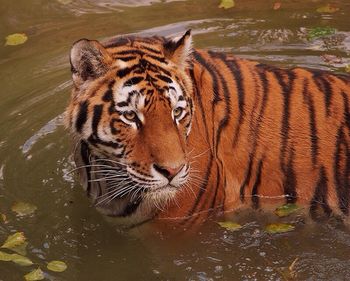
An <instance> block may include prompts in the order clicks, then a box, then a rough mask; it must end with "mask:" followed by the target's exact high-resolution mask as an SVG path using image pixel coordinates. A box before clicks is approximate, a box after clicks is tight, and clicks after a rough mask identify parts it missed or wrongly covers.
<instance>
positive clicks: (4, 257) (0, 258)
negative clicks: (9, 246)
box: [0, 251, 33, 266]
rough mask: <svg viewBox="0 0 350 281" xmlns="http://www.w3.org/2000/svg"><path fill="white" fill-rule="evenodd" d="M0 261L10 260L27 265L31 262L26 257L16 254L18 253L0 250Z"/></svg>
mask: <svg viewBox="0 0 350 281" xmlns="http://www.w3.org/2000/svg"><path fill="white" fill-rule="evenodd" d="M0 261H12V262H14V263H16V264H19V265H21V266H29V265H32V264H33V262H32V261H31V260H30V259H28V258H27V257H24V256H21V255H18V254H8V253H5V252H1V251H0Z"/></svg>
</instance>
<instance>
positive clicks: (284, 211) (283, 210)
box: [275, 203, 299, 217]
mask: <svg viewBox="0 0 350 281" xmlns="http://www.w3.org/2000/svg"><path fill="white" fill-rule="evenodd" d="M297 210H299V207H298V206H297V205H296V204H293V203H287V204H284V205H282V206H280V207H278V208H277V209H276V210H275V214H276V215H277V216H279V217H286V216H289V215H290V214H291V213H294V212H295V211H297Z"/></svg>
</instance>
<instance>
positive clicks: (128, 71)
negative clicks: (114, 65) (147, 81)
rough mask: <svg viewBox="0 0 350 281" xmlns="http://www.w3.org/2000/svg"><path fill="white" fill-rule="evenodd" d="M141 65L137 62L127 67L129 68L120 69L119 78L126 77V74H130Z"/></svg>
mask: <svg viewBox="0 0 350 281" xmlns="http://www.w3.org/2000/svg"><path fill="white" fill-rule="evenodd" d="M139 67H140V66H139V65H137V64H135V65H133V66H131V67H127V68H123V69H120V70H118V71H117V73H116V74H117V76H118V77H119V78H124V77H125V76H126V75H128V74H130V73H131V72H132V71H133V70H135V69H137V68H139Z"/></svg>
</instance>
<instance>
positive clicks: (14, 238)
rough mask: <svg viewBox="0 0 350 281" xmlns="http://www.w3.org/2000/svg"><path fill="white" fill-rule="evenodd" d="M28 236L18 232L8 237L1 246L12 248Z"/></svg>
mask: <svg viewBox="0 0 350 281" xmlns="http://www.w3.org/2000/svg"><path fill="white" fill-rule="evenodd" d="M25 240H26V238H25V237H24V233H23V232H16V233H15V234H12V235H10V236H9V237H7V239H6V241H5V243H4V244H3V245H2V246H1V248H7V249H12V248H15V247H17V246H19V245H21V244H23V243H24V241H25Z"/></svg>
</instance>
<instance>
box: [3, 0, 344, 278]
mask: <svg viewBox="0 0 350 281" xmlns="http://www.w3.org/2000/svg"><path fill="white" fill-rule="evenodd" d="M218 2H219V1H215V0H212V1H204V0H203V1H202V0H198V1H170V0H169V1H146V0H144V1H137V0H134V1H112V0H104V1H93V0H87V1H83V0H73V1H72V2H71V3H70V4H67V5H64V4H62V3H60V2H59V1H56V0H17V1H10V0H7V1H6V0H1V1H0V40H1V38H5V37H6V36H7V35H9V34H11V33H16V32H24V33H26V34H27V35H28V37H29V39H28V41H27V42H26V43H25V44H23V45H19V46H4V45H3V44H1V46H0V79H1V88H0V89H1V90H0V213H3V214H6V216H7V220H8V222H7V223H6V224H5V223H3V222H0V244H1V243H2V241H4V240H5V239H6V237H7V236H8V235H9V234H10V233H13V232H15V231H23V232H24V233H25V235H26V237H27V238H28V242H29V245H28V257H29V258H30V259H31V260H32V261H33V262H34V263H35V266H31V267H20V266H18V265H15V264H13V263H10V262H1V261H0V280H4V281H5V280H6V281H8V280H10V281H11V280H23V275H24V274H26V273H28V272H29V271H30V270H32V269H34V268H36V267H38V266H40V267H41V268H42V269H43V270H44V271H45V272H46V273H47V275H46V278H47V279H49V280H88V281H90V280H201V281H202V280H350V230H349V228H348V227H344V226H341V225H339V224H338V223H336V222H327V223H318V224H315V223H307V224H304V223H302V222H300V221H299V220H298V218H297V217H292V218H287V219H284V221H287V222H293V223H294V224H295V225H296V229H295V230H294V231H292V232H289V233H286V234H278V235H270V234H267V233H266V232H265V231H264V226H265V225H266V224H267V223H271V222H276V221H280V220H278V219H277V218H275V217H272V216H267V215H264V214H260V213H252V214H248V215H247V216H245V217H241V218H235V217H233V219H234V220H237V221H239V222H240V223H241V224H243V225H244V227H243V229H241V230H239V231H237V232H229V231H226V230H224V229H222V228H220V227H219V226H218V225H217V224H216V223H215V220H219V219H218V218H214V219H213V221H209V222H208V223H207V224H205V225H204V226H203V228H201V229H200V230H198V231H197V232H196V233H194V234H191V235H187V236H184V237H177V236H176V237H173V236H171V235H170V236H163V235H162V234H160V233H155V235H154V237H153V238H151V239H146V238H138V236H135V235H130V234H128V233H124V232H122V231H119V230H118V229H117V228H116V227H115V226H113V224H112V223H110V222H109V221H106V220H105V219H104V218H103V217H102V216H101V215H99V214H98V213H97V212H96V211H95V209H93V208H92V207H91V206H90V204H89V201H88V200H87V198H86V197H85V195H84V194H83V192H82V191H81V189H80V186H79V183H78V182H77V181H76V180H75V179H74V177H72V175H67V171H69V170H71V169H72V168H73V164H72V162H71V157H70V149H71V148H70V146H69V138H68V137H67V133H66V132H65V131H64V129H63V127H62V125H61V114H62V112H63V111H64V108H65V106H66V104H67V100H68V97H69V91H70V90H69V89H70V86H71V82H70V73H69V63H68V52H69V49H70V46H71V44H72V42H74V41H76V40H77V39H80V38H82V37H86V38H91V39H105V38H108V37H112V36H114V35H116V34H125V33H144V34H150V35H153V34H158V35H166V36H167V35H177V34H180V33H182V32H184V31H185V30H186V29H189V28H191V29H192V30H193V33H194V41H195V46H196V47H201V48H211V49H216V50H225V51H232V52H234V53H236V54H237V55H238V56H241V57H247V58H253V59H258V60H261V61H264V62H270V63H274V64H277V65H280V66H293V65H301V66H307V67H314V68H321V69H331V70H336V71H344V67H345V66H346V65H348V64H350V18H349V16H350V2H349V1H348V0H339V1H332V3H333V5H334V6H335V7H337V8H339V11H337V12H335V13H318V12H316V9H317V8H319V7H321V6H323V5H324V4H327V3H328V1H318V0H313V1H311V0H310V1H305V0H291V1H280V2H281V3H282V6H281V8H280V9H278V10H273V8H272V7H273V4H274V2H277V1H259V0H245V1H243V0H236V7H235V8H232V9H230V10H227V11H224V10H222V9H219V8H218ZM315 27H320V28H325V27H330V28H335V29H336V30H337V32H336V33H335V34H334V35H330V36H328V37H325V38H321V39H320V38H319V39H317V38H316V39H312V40H309V37H310V30H312V28H315ZM308 34H309V35H308ZM3 42H5V41H3ZM325 54H326V55H335V56H339V57H340V58H341V60H339V59H337V63H335V62H334V59H331V61H329V56H326V57H325V56H324V55H325ZM332 60H333V61H332ZM16 201H24V202H30V203H32V204H35V205H36V206H37V207H38V210H37V212H36V213H35V214H34V215H31V216H29V217H28V216H27V217H23V218H20V217H16V216H15V214H14V213H13V212H12V211H11V206H12V205H13V203H14V202H16ZM139 236H140V235H139ZM53 259H54V260H63V261H65V262H66V263H67V265H68V269H67V270H66V271H65V272H63V273H52V272H51V273H50V272H49V271H48V270H46V268H45V264H46V262H47V261H50V260H53ZM292 264H293V265H292ZM291 265H292V266H291ZM289 267H291V268H290V269H289Z"/></svg>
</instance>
